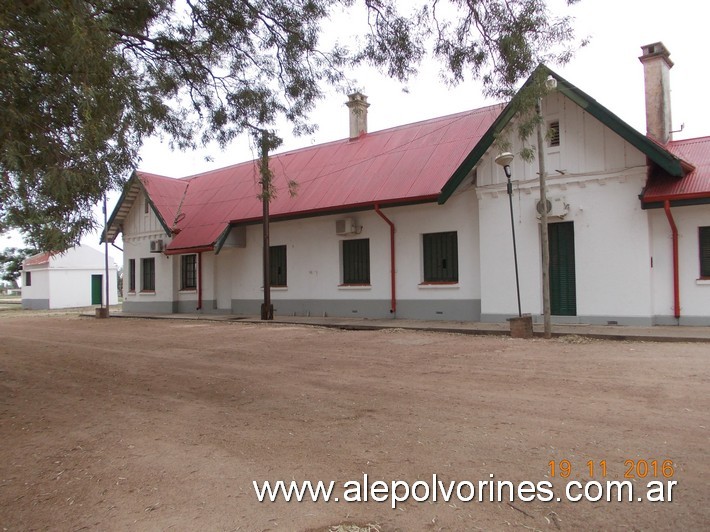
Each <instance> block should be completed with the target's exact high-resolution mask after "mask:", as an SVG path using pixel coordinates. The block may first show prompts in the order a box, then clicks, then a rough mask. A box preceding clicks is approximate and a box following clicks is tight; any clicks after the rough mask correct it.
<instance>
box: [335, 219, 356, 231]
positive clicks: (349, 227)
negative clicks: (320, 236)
mask: <svg viewBox="0 0 710 532" xmlns="http://www.w3.org/2000/svg"><path fill="white" fill-rule="evenodd" d="M354 233H357V226H356V225H355V219H354V218H343V219H342V220H335V234H336V235H352V234H354Z"/></svg>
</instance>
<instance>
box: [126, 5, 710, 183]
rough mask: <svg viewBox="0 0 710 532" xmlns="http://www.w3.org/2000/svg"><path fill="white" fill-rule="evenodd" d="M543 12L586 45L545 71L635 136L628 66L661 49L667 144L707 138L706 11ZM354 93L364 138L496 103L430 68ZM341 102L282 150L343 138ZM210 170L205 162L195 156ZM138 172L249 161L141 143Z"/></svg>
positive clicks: (619, 8)
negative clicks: (562, 16) (363, 106)
mask: <svg viewBox="0 0 710 532" xmlns="http://www.w3.org/2000/svg"><path fill="white" fill-rule="evenodd" d="M551 5H553V6H554V8H555V10H556V11H557V12H559V13H568V14H570V15H572V16H574V17H575V28H576V31H577V33H578V35H579V36H580V37H584V36H589V37H590V39H591V40H590V43H589V44H588V45H587V46H586V47H585V48H583V49H581V50H579V51H578V52H577V54H576V56H575V57H574V58H573V59H572V61H571V62H570V63H569V64H567V65H565V66H562V67H555V66H553V65H550V66H551V67H552V68H553V70H555V71H557V72H558V73H559V74H560V75H562V77H564V78H566V79H567V80H568V81H569V82H571V83H573V84H574V85H576V86H578V87H579V88H580V89H582V90H583V91H585V92H587V93H588V94H589V95H590V96H592V97H593V98H595V99H596V100H597V101H599V102H600V103H601V104H602V105H604V106H606V107H607V108H609V109H610V110H611V111H612V112H614V113H616V114H617V115H619V117H621V118H622V119H623V120H625V121H627V122H628V123H629V124H631V125H632V126H633V127H635V128H636V129H638V130H639V131H641V132H642V133H645V114H644V92H643V90H644V89H643V67H642V65H641V63H640V62H639V60H638V57H639V56H640V55H641V46H642V45H644V44H650V43H653V42H657V41H662V42H663V43H664V44H665V45H666V47H667V48H668V50H669V51H670V53H671V59H672V60H673V61H674V63H675V66H674V68H673V69H672V70H671V91H672V94H671V99H672V114H673V129H679V128H680V126H681V124H683V123H684V124H685V129H684V130H683V132H682V133H678V134H676V135H675V138H676V139H678V138H690V137H698V136H704V135H710V108H708V106H707V105H706V103H705V102H706V97H705V94H707V91H708V88H707V85H706V81H707V80H708V78H710V75H709V74H708V72H707V67H708V60H707V58H706V47H705V46H703V45H702V44H701V43H700V36H701V35H703V34H704V32H706V31H707V21H708V16H707V15H708V14H710V4H708V3H707V2H705V1H698V0H675V1H672V2H669V1H667V0H666V1H661V0H647V1H643V2H642V1H636V0H581V2H580V3H579V4H577V5H574V6H572V7H567V6H566V5H565V2H564V0H553V1H552V2H551ZM357 81H358V83H357V85H358V87H359V88H361V89H362V91H363V92H364V93H365V94H366V95H367V96H368V99H369V103H370V104H371V106H370V108H369V114H368V127H369V130H370V131H378V130H380V129H384V128H388V127H392V126H397V125H401V124H406V123H410V122H415V121H418V120H424V119H428V118H433V117H437V116H443V115H446V114H451V113H456V112H459V111H465V110H469V109H475V108H477V107H481V106H484V105H488V104H492V103H498V102H496V101H490V100H486V99H484V98H483V97H482V95H481V91H480V84H478V83H477V82H475V81H467V82H466V83H464V84H461V85H459V86H457V87H454V88H451V87H448V86H446V85H445V84H444V83H443V82H441V81H439V76H438V66H436V65H424V67H423V71H422V73H421V75H419V76H418V77H416V78H415V79H412V80H411V81H410V82H409V83H407V84H406V86H403V85H402V84H400V83H399V82H396V81H393V80H389V79H387V78H385V77H384V76H383V75H382V74H379V73H378V72H376V71H374V70H365V69H363V70H362V71H359V72H358V73H357ZM345 100H346V96H345V95H344V94H336V93H332V92H331V93H330V94H329V95H328V96H327V97H326V98H325V99H324V100H323V101H321V102H320V104H319V105H318V107H317V108H316V110H315V111H314V113H313V114H312V119H313V122H314V123H316V124H318V126H319V130H318V131H317V132H316V133H315V134H314V135H310V136H305V137H298V138H294V137H292V136H291V135H289V131H288V127H284V128H283V129H282V130H281V131H279V134H280V135H281V136H282V137H284V140H285V142H284V145H283V146H282V147H281V148H280V149H279V150H278V151H287V150H291V149H296V148H301V147H304V146H309V145H312V144H317V143H321V142H327V141H331V140H337V139H341V138H344V137H345V136H347V134H348V113H347V108H346V107H345V105H344V102H345ZM206 156H210V157H212V159H213V161H212V162H210V161H205V157H206ZM141 157H142V161H141V164H140V168H141V169H142V170H145V171H148V172H154V173H157V174H161V175H167V176H171V177H183V176H186V175H191V174H195V173H198V172H202V171H205V170H210V169H213V168H219V167H221V166H227V165H229V164H234V163H238V162H243V161H245V160H250V159H252V158H253V157H254V154H253V153H252V152H251V149H250V148H249V146H248V141H247V140H246V139H240V140H238V141H236V142H235V143H234V144H233V145H232V146H231V147H230V148H228V149H227V150H225V151H219V150H218V149H209V150H201V151H198V152H194V153H173V152H170V150H169V149H168V148H167V147H166V146H165V145H161V144H160V143H159V142H158V141H152V142H149V143H147V144H146V146H145V147H144V149H143V150H142V152H141Z"/></svg>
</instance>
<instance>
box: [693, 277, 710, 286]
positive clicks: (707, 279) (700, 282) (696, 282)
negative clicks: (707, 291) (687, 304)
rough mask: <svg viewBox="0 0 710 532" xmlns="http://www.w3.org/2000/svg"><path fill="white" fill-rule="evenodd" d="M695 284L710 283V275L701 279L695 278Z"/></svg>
mask: <svg viewBox="0 0 710 532" xmlns="http://www.w3.org/2000/svg"><path fill="white" fill-rule="evenodd" d="M695 284H697V285H710V277H701V278H700V279H696V280H695Z"/></svg>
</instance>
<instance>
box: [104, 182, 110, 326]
mask: <svg viewBox="0 0 710 532" xmlns="http://www.w3.org/2000/svg"><path fill="white" fill-rule="evenodd" d="M104 269H105V275H106V317H107V318H108V315H109V303H111V300H110V299H109V297H110V295H111V291H110V289H109V286H110V285H111V280H110V279H109V277H108V209H107V206H106V194H104Z"/></svg>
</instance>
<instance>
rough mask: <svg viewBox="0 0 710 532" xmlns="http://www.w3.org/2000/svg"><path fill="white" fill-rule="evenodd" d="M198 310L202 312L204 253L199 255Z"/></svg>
mask: <svg viewBox="0 0 710 532" xmlns="http://www.w3.org/2000/svg"><path fill="white" fill-rule="evenodd" d="M197 310H202V252H201V251H200V252H199V253H198V254H197Z"/></svg>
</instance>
